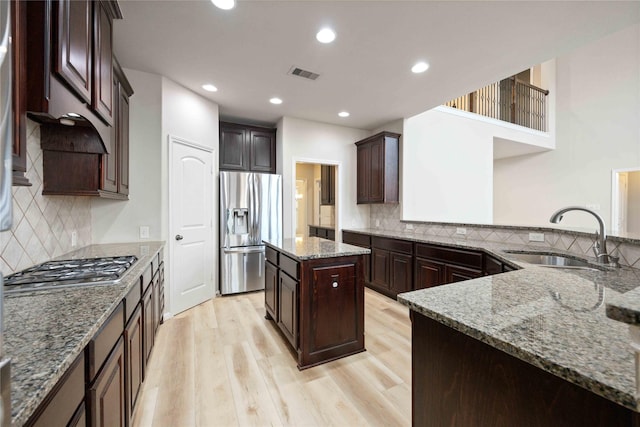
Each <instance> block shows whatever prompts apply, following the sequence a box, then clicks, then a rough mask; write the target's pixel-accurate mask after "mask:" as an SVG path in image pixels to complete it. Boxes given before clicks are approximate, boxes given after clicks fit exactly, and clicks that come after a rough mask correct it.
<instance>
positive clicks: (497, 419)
mask: <svg viewBox="0 0 640 427" xmlns="http://www.w3.org/2000/svg"><path fill="white" fill-rule="evenodd" d="M411 321H412V331H411V333H412V338H411V354H412V356H411V365H412V369H411V371H412V373H411V375H412V383H411V387H412V424H413V425H414V426H478V427H485V426H486V427H512V426H519V427H534V426H535V427H540V426H563V427H565V426H568V427H572V426H602V427H605V426H606V427H612V426H637V425H640V424H639V423H640V415H639V414H638V413H637V412H634V411H632V410H630V409H627V408H625V407H623V406H620V405H618V404H615V403H613V402H611V401H609V400H607V399H605V398H603V397H600V396H598V395H596V394H594V393H592V392H590V391H588V390H586V389H584V388H582V387H579V386H577V385H575V384H572V383H570V382H568V381H565V380H563V379H561V378H559V377H557V376H555V375H553V374H550V373H548V372H546V371H544V370H542V369H540V368H538V367H535V366H533V365H530V364H529V363H527V362H524V361H522V360H520V359H518V358H516V357H513V356H511V355H509V354H507V353H505V352H503V351H501V350H498V349H496V348H494V347H491V346H490V345H488V344H485V343H483V342H481V341H479V340H477V339H475V338H471V337H469V336H467V335H465V334H463V333H462V332H459V331H456V330H454V329H452V328H450V327H448V326H445V325H442V324H441V323H439V322H436V321H435V320H432V319H430V318H427V317H425V316H423V315H422V314H419V313H416V312H414V311H412V312H411Z"/></svg>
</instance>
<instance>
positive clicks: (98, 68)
mask: <svg viewBox="0 0 640 427" xmlns="http://www.w3.org/2000/svg"><path fill="white" fill-rule="evenodd" d="M75 1H76V0H72V1H71V2H72V3H74V2H75ZM114 18H115V11H114V10H113V9H112V8H111V7H110V4H109V3H107V2H103V1H98V2H95V3H94V18H93V51H94V55H93V58H94V61H93V93H92V96H91V106H92V107H93V109H94V110H95V111H96V113H97V114H98V115H99V116H100V117H101V118H102V119H103V120H104V121H105V122H107V124H109V125H113V120H114V105H115V102H117V98H116V97H117V95H116V94H115V93H114V92H113V87H112V81H113V53H112V52H113V20H114Z"/></svg>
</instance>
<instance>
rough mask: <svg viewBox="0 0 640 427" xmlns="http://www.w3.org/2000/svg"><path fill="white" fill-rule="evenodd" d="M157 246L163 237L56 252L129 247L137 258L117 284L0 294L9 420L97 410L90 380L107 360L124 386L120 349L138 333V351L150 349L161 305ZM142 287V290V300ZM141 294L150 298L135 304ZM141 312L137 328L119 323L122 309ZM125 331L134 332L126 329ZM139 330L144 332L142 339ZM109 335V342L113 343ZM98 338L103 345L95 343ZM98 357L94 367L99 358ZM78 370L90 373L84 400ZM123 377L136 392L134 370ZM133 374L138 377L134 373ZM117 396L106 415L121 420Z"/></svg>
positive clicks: (124, 412)
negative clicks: (8, 366)
mask: <svg viewBox="0 0 640 427" xmlns="http://www.w3.org/2000/svg"><path fill="white" fill-rule="evenodd" d="M163 247H164V242H145V243H144V244H140V243H130V244H126V243H125V244H104V245H91V246H88V247H86V248H82V249H79V250H77V251H75V252H71V253H69V254H66V255H63V256H62V257H59V259H81V258H94V257H105V256H120V255H135V256H136V257H137V258H138V260H137V262H135V263H134V264H133V265H132V266H131V267H130V268H129V269H128V270H127V272H126V274H125V275H124V276H123V277H122V280H121V281H120V282H119V283H117V284H112V285H95V286H76V287H70V288H63V289H52V290H41V291H26V292H20V293H13V294H10V295H7V296H6V297H5V301H4V308H5V319H6V328H5V331H4V343H5V351H6V356H7V357H9V358H11V406H12V407H11V420H12V425H15V426H21V425H24V424H28V425H30V424H32V423H36V425H57V423H59V422H60V421H61V420H60V418H63V416H65V417H66V416H69V417H71V416H73V419H72V421H78V422H80V420H83V419H84V418H87V419H92V418H94V417H98V416H99V415H100V414H99V413H98V411H99V409H98V405H96V404H95V402H93V399H98V400H100V403H102V401H103V400H102V398H103V397H107V396H106V395H104V396H99V395H96V394H95V393H94V392H95V391H96V390H95V389H94V388H93V387H94V386H95V385H101V384H103V383H102V382H101V379H102V378H104V374H103V373H106V372H107V368H108V367H109V366H110V363H111V362H112V361H113V362H114V366H115V369H114V371H113V372H115V373H117V374H116V375H115V376H114V377H113V378H116V380H115V381H112V383H113V384H115V385H116V386H119V385H122V386H124V384H123V382H121V381H122V380H123V378H124V368H125V363H124V356H123V354H124V353H123V349H124V347H126V348H127V354H131V355H133V354H134V353H133V352H132V351H130V350H133V349H134V348H136V347H135V343H136V341H135V340H136V339H138V341H137V343H138V344H139V345H138V347H140V348H138V350H139V351H143V350H144V351H145V354H147V350H148V351H151V346H152V343H153V335H154V334H155V330H156V327H157V323H158V321H159V319H160V316H159V315H160V313H161V308H162V307H161V301H162V297H161V294H162V290H161V287H163V284H162V280H163V277H164V276H163V263H162V260H163V254H162V250H163ZM145 290H146V292H145ZM152 291H153V293H157V295H158V297H157V299H156V298H155V297H154V298H151V295H152ZM143 295H149V298H144V300H143ZM148 301H150V302H152V303H151V304H145V305H141V304H143V303H144V302H148ZM144 313H146V315H144ZM152 314H154V315H152ZM155 314H157V316H155ZM128 315H129V316H128ZM140 316H144V317H142V318H143V319H145V320H148V321H147V322H146V323H145V321H143V320H140V324H138V326H142V327H143V328H146V329H145V330H144V331H141V330H140V329H139V328H138V329H136V328H135V325H134V328H130V327H129V326H130V325H126V326H127V327H126V328H125V322H126V320H127V318H128V317H131V319H132V321H133V320H134V319H137V318H138V317H140ZM128 323H129V324H131V323H132V322H128ZM123 329H125V331H124V332H123ZM128 332H133V334H130V335H127V333H128ZM140 334H142V335H144V338H145V342H144V343H143V342H142V341H141V338H142V335H140ZM123 336H124V339H123ZM106 337H108V338H109V340H107V339H105V338H106ZM111 339H113V340H114V341H115V342H116V345H115V346H114V347H113V351H110V350H111V348H112V346H113V343H112V342H111V341H110V340H111ZM102 344H104V345H105V347H104V348H101V347H100V346H101V345H102ZM102 356H103V357H102ZM107 356H108V357H107ZM105 359H107V360H106V361H105V362H104V367H103V368H102V369H100V364H99V361H100V360H102V361H104V360H105ZM131 360H133V356H131ZM140 361H141V362H143V361H142V360H140ZM94 362H95V363H94ZM143 363H144V362H143ZM85 366H86V370H85V369H84V368H85ZM131 368H134V369H135V366H131ZM140 368H142V366H140ZM85 371H86V373H85ZM132 372H133V373H136V372H137V373H139V374H141V372H138V371H135V370H134V371H132ZM85 375H89V376H93V375H94V376H95V377H96V378H97V379H96V380H95V382H90V383H88V384H87V385H86V391H87V398H86V400H85ZM127 377H128V380H127V381H128V382H127V388H128V389H129V391H131V390H134V392H135V390H136V388H135V386H136V384H135V382H134V381H133V380H132V378H134V376H133V375H131V374H128V375H127ZM137 378H138V379H139V380H140V382H142V377H141V376H139V377H137ZM138 386H139V384H138ZM132 387H133V388H132ZM104 390H105V391H106V390H109V388H108V387H107V388H106V389H104ZM114 391H115V390H114ZM133 394H134V393H124V389H121V390H120V394H118V393H116V397H119V398H122V397H124V396H125V395H126V396H127V397H130V398H132V399H135V396H133ZM72 396H73V399H72ZM76 397H77V399H78V400H77V401H76V400H74V399H75V398H76ZM52 402H53V403H52ZM120 403H121V406H120V408H119V409H120V410H119V411H111V413H109V414H106V415H107V416H106V418H105V419H107V420H115V419H121V420H122V422H123V424H122V425H124V423H126V421H125V420H124V417H125V416H130V415H131V412H130V409H131V407H130V405H129V404H128V403H127V405H125V402H124V401H123V402H120ZM78 404H80V406H78V407H77V405H78ZM54 408H55V409H54ZM121 417H122V418H121ZM68 419H69V418H66V419H65V421H64V422H63V423H64V424H66V423H67V422H68ZM38 423H40V424H38ZM92 425H95V424H92Z"/></svg>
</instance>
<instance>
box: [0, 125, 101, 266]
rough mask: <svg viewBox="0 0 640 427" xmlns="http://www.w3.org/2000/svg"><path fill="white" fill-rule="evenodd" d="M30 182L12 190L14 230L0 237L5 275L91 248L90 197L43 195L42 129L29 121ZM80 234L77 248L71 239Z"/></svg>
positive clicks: (28, 172) (28, 158) (0, 263)
mask: <svg viewBox="0 0 640 427" xmlns="http://www.w3.org/2000/svg"><path fill="white" fill-rule="evenodd" d="M26 176H27V178H28V179H29V181H30V182H31V184H32V186H31V187H13V226H12V227H11V230H9V231H4V232H2V233H0V271H2V273H3V274H4V275H7V274H10V273H13V272H16V271H19V270H22V269H24V268H27V267H30V266H32V265H35V264H39V263H41V262H44V261H47V260H49V259H51V258H54V257H57V256H60V255H62V254H64V253H67V252H70V251H72V250H74V249H76V248H80V247H82V246H86V245H89V244H91V199H90V198H89V197H72V196H43V195H42V149H41V148H40V126H39V125H38V124H37V123H35V122H33V121H31V120H28V121H27V174H26ZM74 231H75V232H76V233H77V244H76V247H72V246H71V243H72V241H71V238H72V237H71V236H72V233H73V232H74Z"/></svg>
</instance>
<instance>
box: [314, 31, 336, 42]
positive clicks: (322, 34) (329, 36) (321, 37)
mask: <svg viewBox="0 0 640 427" xmlns="http://www.w3.org/2000/svg"><path fill="white" fill-rule="evenodd" d="M316 39H318V41H319V42H320V43H331V42H332V41H334V40H335V39H336V33H335V32H334V31H333V30H332V29H331V28H323V29H321V30H320V31H318V34H316Z"/></svg>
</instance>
